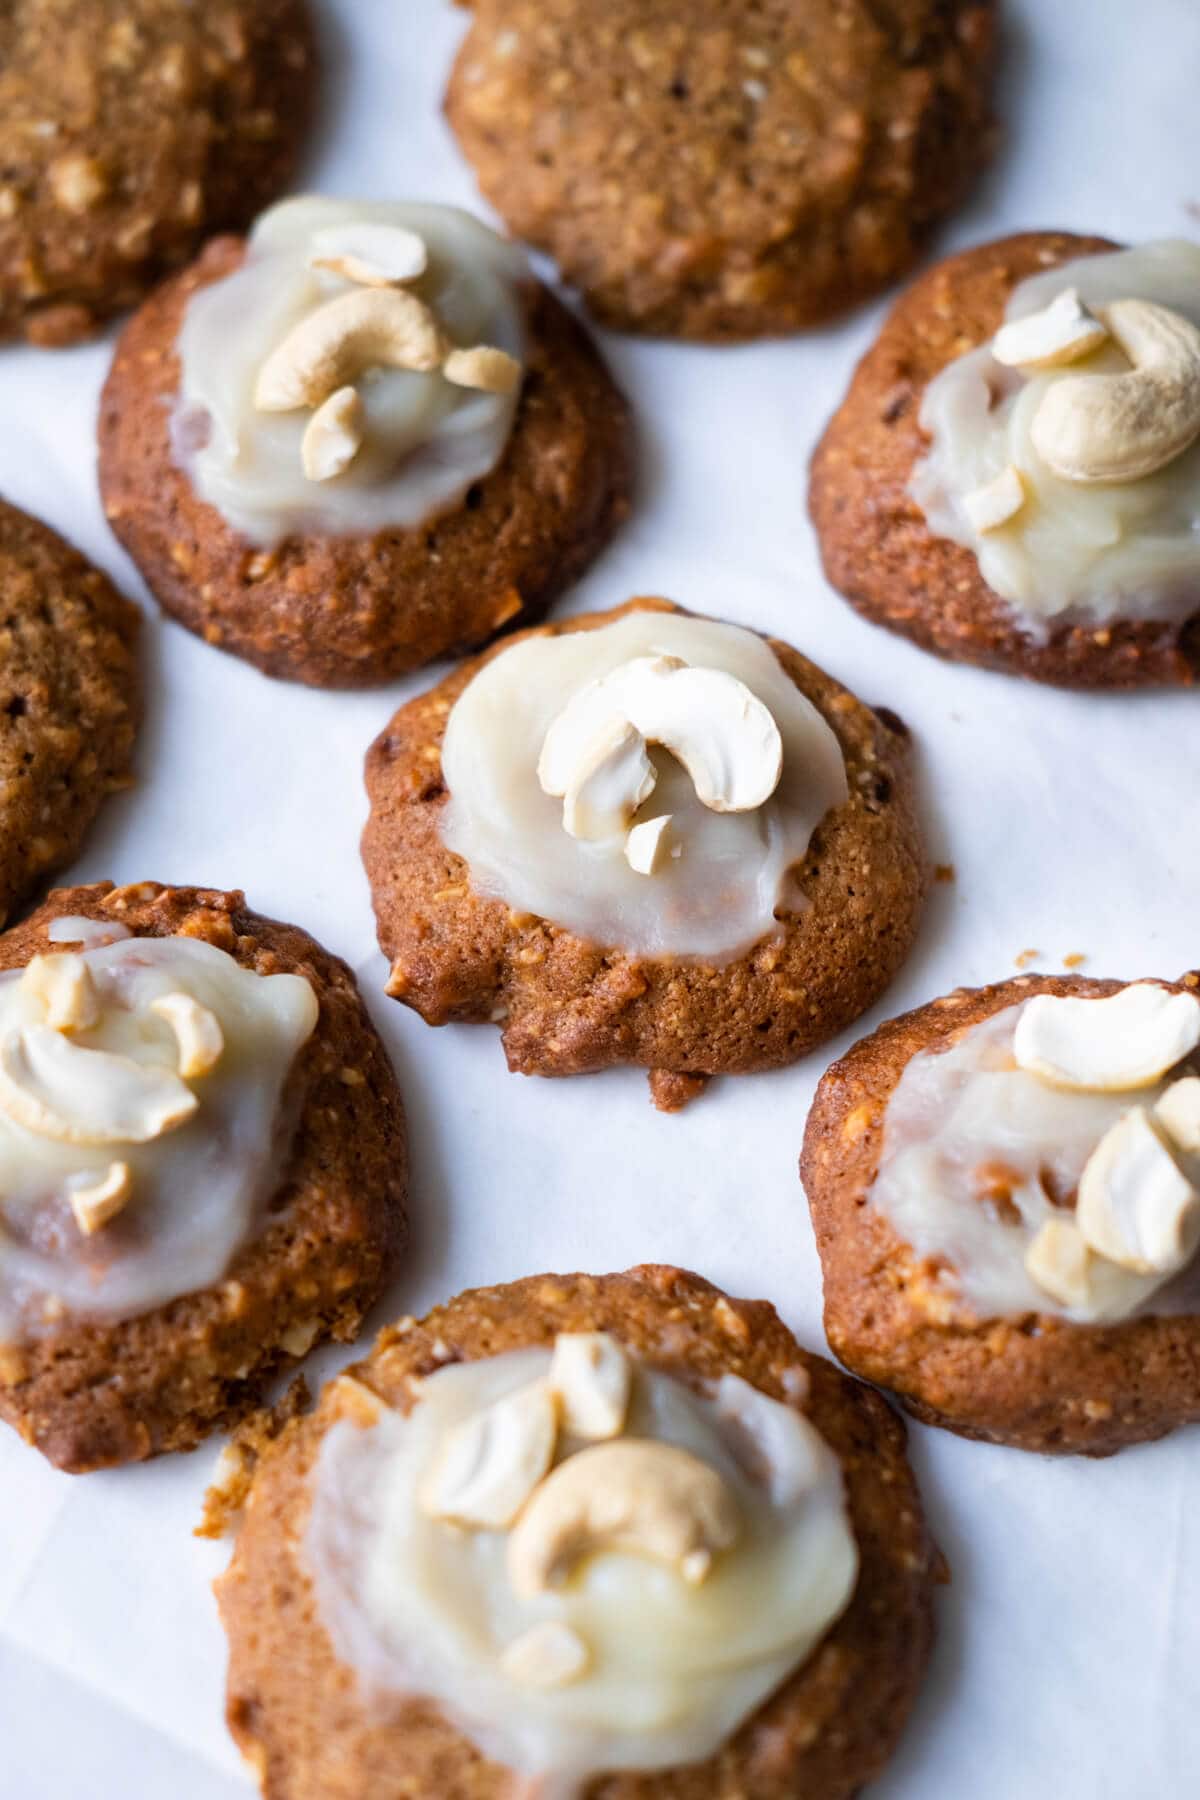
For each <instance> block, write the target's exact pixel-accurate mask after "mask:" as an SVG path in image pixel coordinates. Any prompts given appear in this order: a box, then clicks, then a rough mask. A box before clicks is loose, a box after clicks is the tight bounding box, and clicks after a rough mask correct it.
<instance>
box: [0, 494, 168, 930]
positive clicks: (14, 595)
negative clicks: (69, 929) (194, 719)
mask: <svg viewBox="0 0 1200 1800" xmlns="http://www.w3.org/2000/svg"><path fill="white" fill-rule="evenodd" d="M139 617H140V615H139V613H138V609H137V607H136V606H134V605H133V604H132V603H131V602H130V601H128V600H124V599H122V598H121V596H120V594H118V593H117V591H116V589H115V588H114V587H113V585H112V583H111V582H110V581H109V580H108V577H107V576H105V575H102V574H101V573H100V571H99V569H94V568H93V567H92V566H91V564H90V563H89V562H87V561H86V560H85V559H84V558H83V557H82V556H80V555H79V553H78V551H76V550H73V549H71V547H70V545H69V544H66V543H64V542H63V540H62V538H60V537H59V536H58V535H57V534H56V533H55V532H53V531H51V530H50V529H49V527H48V526H46V525H43V524H41V523H40V522H39V521H38V520H37V519H31V518H30V517H29V516H28V515H27V514H26V513H22V512H18V511H17V509H16V508H15V507H12V506H6V505H5V504H4V503H3V501H0V925H2V924H3V923H4V921H5V919H6V918H7V917H8V915H9V913H10V912H11V911H12V909H13V907H14V906H15V905H16V904H17V902H18V901H20V900H22V899H24V898H25V897H26V895H28V894H29V893H30V892H31V891H32V890H33V889H34V888H35V887H36V886H37V884H38V882H40V881H41V880H42V879H43V878H44V877H45V876H47V875H50V874H52V873H53V872H54V870H56V869H58V868H61V866H62V865H63V864H64V863H65V862H67V861H68V860H69V859H70V858H71V857H72V856H73V855H74V854H75V852H76V851H77V850H78V849H79V846H80V844H81V842H82V840H83V835H84V833H85V831H86V830H87V828H88V826H89V825H90V824H91V822H92V820H93V818H94V817H95V815H96V813H97V811H98V810H99V807H100V805H101V802H102V801H103V799H104V797H105V795H106V794H109V793H111V792H112V791H113V790H114V789H115V788H120V787H124V786H125V785H126V783H127V781H128V778H129V759H130V755H131V752H132V749H133V737H134V729H135V726H136V722H137V712H138V676H137V660H136V652H135V645H136V640H137V628H138V622H139Z"/></svg>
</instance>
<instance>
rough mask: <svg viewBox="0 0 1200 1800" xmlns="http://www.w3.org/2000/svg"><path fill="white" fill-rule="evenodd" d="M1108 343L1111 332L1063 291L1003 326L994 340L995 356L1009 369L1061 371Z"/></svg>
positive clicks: (1073, 293) (1074, 291)
mask: <svg viewBox="0 0 1200 1800" xmlns="http://www.w3.org/2000/svg"><path fill="white" fill-rule="evenodd" d="M1107 342H1108V331H1107V330H1106V328H1105V327H1104V326H1103V325H1102V324H1101V322H1100V320H1099V319H1098V318H1096V316H1095V314H1094V313H1091V312H1089V311H1088V309H1087V307H1086V306H1085V305H1084V304H1083V302H1082V300H1081V299H1080V298H1079V290H1078V288H1064V290H1063V292H1062V293H1061V294H1058V295H1057V296H1056V297H1055V299H1053V300H1052V301H1051V303H1050V305H1049V306H1045V307H1043V308H1042V310H1041V311H1040V312H1035V313H1027V314H1026V316H1025V317H1024V318H1023V319H1013V320H1012V321H1011V322H1010V323H1009V324H1007V325H1002V326H1001V327H1000V329H999V331H998V332H997V333H996V335H995V337H994V338H993V339H992V355H993V356H994V357H995V359H996V361H997V362H998V363H1003V364H1004V366H1005V367H1006V368H1009V369H1061V368H1063V367H1065V366H1066V365H1067V364H1068V363H1073V362H1080V361H1082V359H1083V358H1084V357H1085V356H1091V355H1092V353H1093V352H1094V351H1096V350H1098V349H1099V348H1100V346H1101V344H1105V343H1107Z"/></svg>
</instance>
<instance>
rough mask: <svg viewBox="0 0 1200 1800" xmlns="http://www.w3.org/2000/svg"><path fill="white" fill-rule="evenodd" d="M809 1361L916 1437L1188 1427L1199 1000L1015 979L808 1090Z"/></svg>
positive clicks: (1196, 1278)
mask: <svg viewBox="0 0 1200 1800" xmlns="http://www.w3.org/2000/svg"><path fill="white" fill-rule="evenodd" d="M801 1172H802V1175H803V1178H804V1182H805V1186H806V1187H807V1190H808V1197H809V1202H810V1204H811V1207H812V1214H813V1220H814V1224H815V1226H816V1232H817V1243H818V1248H819V1250H820V1253H821V1261H822V1265H823V1268H824V1275H825V1325H826V1330H827V1332H828V1335H829V1341H830V1343H831V1345H832V1346H833V1348H834V1349H835V1350H836V1351H837V1353H838V1355H839V1356H840V1357H841V1358H842V1360H843V1362H845V1363H846V1364H847V1366H848V1367H849V1368H851V1369H853V1370H854V1372H855V1373H856V1374H860V1375H863V1376H865V1377H866V1378H867V1379H869V1380H871V1381H875V1382H878V1383H880V1384H881V1385H883V1386H885V1387H889V1388H892V1389H894V1390H895V1392H896V1394H897V1396H898V1397H899V1398H900V1399H902V1400H903V1401H904V1403H905V1404H906V1405H907V1406H908V1407H909V1408H910V1409H911V1410H912V1411H913V1412H914V1413H916V1414H917V1416H918V1417H920V1418H923V1419H926V1420H928V1421H929V1422H930V1423H932V1424H938V1425H945V1426H948V1427H949V1428H950V1429H951V1430H955V1431H960V1432H962V1433H964V1434H965V1435H967V1436H971V1437H985V1438H990V1439H992V1440H994V1441H996V1442H999V1443H1008V1444H1015V1445H1017V1446H1018V1447H1020V1448H1022V1449H1030V1450H1041V1451H1060V1452H1072V1451H1074V1452H1079V1451H1082V1452H1085V1453H1087V1454H1092V1455H1104V1454H1107V1453H1109V1452H1111V1451H1113V1450H1119V1449H1120V1448H1121V1447H1122V1446H1123V1445H1125V1444H1131V1443H1137V1442H1140V1441H1142V1440H1144V1439H1147V1438H1155V1437H1160V1436H1162V1434H1163V1433H1164V1432H1167V1431H1170V1430H1172V1429H1173V1428H1174V1427H1175V1426H1177V1425H1181V1424H1185V1423H1188V1422H1190V1421H1195V1420H1200V1265H1198V1261H1197V1251H1198V1250H1200V983H1198V982H1197V978H1196V977H1195V976H1194V975H1192V976H1187V977H1185V978H1184V979H1183V980H1182V981H1181V982H1179V983H1177V984H1174V985H1173V984H1171V983H1167V982H1157V981H1144V982H1133V983H1126V984H1122V983H1119V982H1111V981H1108V982H1104V981H1087V980H1082V979H1070V980H1068V979H1054V978H1044V977H1033V976H1030V977H1022V978H1020V979H1017V980H1012V981H1007V982H1003V983H1001V984H1000V985H998V986H996V987H992V988H982V989H979V990H977V991H973V992H972V991H967V990H960V991H959V992H957V993H954V994H951V995H948V996H947V997H946V998H944V999H942V1000H937V1001H934V1002H933V1004H932V1005H930V1006H925V1007H921V1008H919V1009H918V1010H917V1011H916V1012H914V1013H910V1014H908V1015H907V1016H906V1017H904V1018H900V1019H896V1020H894V1021H892V1023H890V1024H888V1025H885V1026H883V1027H882V1028H881V1029H880V1030H879V1031H877V1032H875V1033H874V1034H873V1035H872V1036H871V1037H869V1038H866V1039H864V1040H863V1042H861V1043H860V1044H858V1045H856V1046H855V1048H854V1049H853V1050H852V1051H851V1052H850V1053H849V1055H847V1056H845V1057H843V1058H842V1060H841V1061H840V1062H838V1063H835V1064H834V1065H833V1067H832V1068H831V1069H830V1070H829V1072H828V1073H827V1074H826V1075H825V1077H824V1078H823V1080H822V1082H821V1085H820V1087H819V1088H818V1091H817V1097H816V1101H815V1103H814V1105H813V1110H812V1113H811V1115H810V1118H809V1123H808V1129H807V1132H806V1135H805V1143H804V1155H803V1158H802V1161H801Z"/></svg>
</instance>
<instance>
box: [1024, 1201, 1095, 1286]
mask: <svg viewBox="0 0 1200 1800" xmlns="http://www.w3.org/2000/svg"><path fill="white" fill-rule="evenodd" d="M1091 1264H1092V1252H1091V1251H1090V1249H1089V1248H1088V1246H1087V1244H1086V1243H1085V1241H1084V1238H1083V1234H1082V1233H1081V1231H1080V1229H1079V1227H1078V1225H1076V1223H1075V1221H1074V1219H1072V1218H1061V1219H1047V1220H1045V1222H1044V1223H1043V1224H1042V1225H1041V1226H1040V1227H1039V1229H1038V1231H1037V1232H1036V1234H1035V1235H1034V1238H1033V1241H1032V1243H1031V1244H1030V1246H1029V1248H1028V1250H1027V1251H1026V1252H1025V1268H1026V1271H1027V1272H1028V1274H1029V1276H1030V1277H1031V1279H1032V1280H1033V1281H1035V1282H1036V1283H1037V1285H1038V1287H1040V1288H1041V1290H1042V1292H1043V1293H1045V1294H1049V1296H1050V1298H1051V1299H1052V1300H1057V1301H1058V1303H1059V1305H1060V1306H1085V1305H1086V1304H1087V1302H1088V1300H1089V1299H1090V1298H1091V1279H1090V1271H1091Z"/></svg>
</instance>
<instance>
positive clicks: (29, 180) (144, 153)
mask: <svg viewBox="0 0 1200 1800" xmlns="http://www.w3.org/2000/svg"><path fill="white" fill-rule="evenodd" d="M314 72H315V50H314V45H313V38H312V22H311V19H310V16H309V10H308V6H307V4H306V0H205V4H203V5H196V6H181V5H180V4H179V3H178V0H7V4H5V5H4V6H3V7H0V339H2V338H6V337H12V336H14V335H20V334H21V333H24V335H25V336H26V337H27V338H28V339H29V340H30V342H31V343H35V344H42V345H48V346H56V345H60V344H70V343H74V342H75V341H76V340H77V339H79V338H81V337H86V336H87V335H88V334H89V333H91V332H92V331H94V330H96V328H97V327H98V326H99V325H100V324H102V323H103V322H104V320H105V319H107V318H109V317H110V316H111V315H112V314H113V313H115V312H119V311H121V310H122V309H123V308H125V307H128V306H133V305H136V303H137V302H138V301H139V300H140V299H141V298H142V296H143V295H144V294H145V293H146V292H147V290H148V289H149V288H150V287H151V286H152V285H153V283H154V282H155V281H156V280H158V278H159V277H160V276H161V275H162V274H164V273H165V272H166V271H167V270H168V269H170V268H173V267H176V266H178V265H179V264H180V263H182V262H184V261H186V259H187V258H188V257H189V256H191V255H192V254H194V252H195V251H196V249H197V248H198V247H199V245H200V244H201V243H203V241H204V239H205V238H206V237H208V236H210V235H211V234H212V233H213V232H214V231H230V230H234V229H237V228H238V227H240V226H241V225H243V224H245V222H246V221H247V220H249V219H251V218H253V216H254V214H255V213H256V212H257V211H258V210H259V208H260V207H262V206H265V205H266V204H267V202H268V201H269V200H272V199H273V198H274V197H275V195H276V194H278V193H279V192H281V191H282V190H283V189H284V188H285V187H286V186H287V184H288V181H289V180H290V178H291V175H292V170H293V167H294V165H295V162H296V159H297V154H298V151H299V149H300V146H301V143H302V141H303V138H304V135H305V132H306V130H307V128H308V124H309V119H310V114H311V111H312V91H313V86H314Z"/></svg>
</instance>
